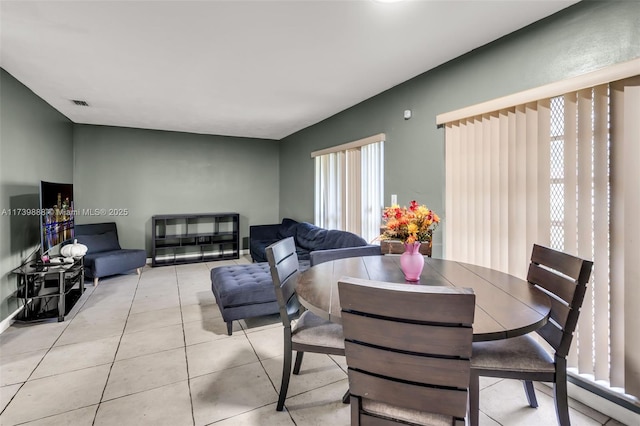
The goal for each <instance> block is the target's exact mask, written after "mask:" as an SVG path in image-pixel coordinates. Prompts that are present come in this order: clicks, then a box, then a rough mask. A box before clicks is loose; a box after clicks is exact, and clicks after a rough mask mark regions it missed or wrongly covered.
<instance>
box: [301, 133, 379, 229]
mask: <svg viewBox="0 0 640 426" xmlns="http://www.w3.org/2000/svg"><path fill="white" fill-rule="evenodd" d="M384 140H385V135H384V134H383V133H381V134H378V135H374V136H371V137H368V138H364V139H360V140H357V141H353V142H349V143H347V144H343V145H339V146H336V147H332V148H328V149H325V150H322V151H315V152H312V153H311V157H312V158H314V159H315V206H314V220H315V224H316V225H318V226H321V227H323V228H328V229H340V230H344V231H349V232H353V233H355V234H358V235H360V236H361V237H362V238H364V239H365V240H367V241H372V240H373V239H374V238H375V237H376V236H378V235H379V233H380V221H381V212H382V208H383V205H382V203H383V196H384V187H383V182H384V173H383V171H384Z"/></svg>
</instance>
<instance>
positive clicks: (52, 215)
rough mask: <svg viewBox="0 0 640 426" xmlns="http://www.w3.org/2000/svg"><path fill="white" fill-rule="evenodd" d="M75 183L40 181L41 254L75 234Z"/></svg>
mask: <svg viewBox="0 0 640 426" xmlns="http://www.w3.org/2000/svg"><path fill="white" fill-rule="evenodd" d="M74 215H75V212H74V208H73V184H71V183H56V182H45V181H41V182H40V243H41V249H40V252H41V255H45V254H47V253H48V252H49V250H51V249H52V248H53V247H55V246H57V245H59V244H61V243H63V242H65V241H68V240H71V239H73V236H74V228H75V222H74Z"/></svg>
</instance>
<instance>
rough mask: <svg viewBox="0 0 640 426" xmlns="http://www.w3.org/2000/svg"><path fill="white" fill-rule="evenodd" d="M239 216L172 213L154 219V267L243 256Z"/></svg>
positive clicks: (230, 214)
mask: <svg viewBox="0 0 640 426" xmlns="http://www.w3.org/2000/svg"><path fill="white" fill-rule="evenodd" d="M239 222H240V215H239V214H238V213H203V214H169V215H157V216H153V217H152V218H151V240H152V241H151V242H152V249H151V264H152V266H163V265H178V264H183V263H194V262H209V261H215V260H228V259H238V258H239V257H240V235H239Z"/></svg>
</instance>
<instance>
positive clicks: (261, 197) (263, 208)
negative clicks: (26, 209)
mask: <svg viewBox="0 0 640 426" xmlns="http://www.w3.org/2000/svg"><path fill="white" fill-rule="evenodd" d="M74 155H75V163H74V175H73V178H74V192H75V198H76V208H77V209H79V210H82V209H107V210H108V209H127V210H128V215H126V216H108V215H105V216H80V217H78V218H77V223H97V222H107V221H115V222H116V223H117V226H118V235H119V238H120V243H121V245H122V247H124V248H146V249H147V253H148V254H149V255H150V253H151V245H150V240H151V216H153V215H156V214H174V213H175V214H181V213H207V212H237V213H239V214H240V237H241V241H242V240H244V244H243V247H244V248H247V249H248V242H247V239H248V237H249V226H250V225H257V224H265V223H276V222H277V221H278V219H279V217H278V213H279V212H278V209H279V198H278V182H279V159H278V155H279V154H278V142H277V141H273V140H262V139H247V138H232V137H224V136H208V135H197V134H190V133H179V132H164V131H154V130H141V129H129V128H121V127H108V126H92V125H76V126H74Z"/></svg>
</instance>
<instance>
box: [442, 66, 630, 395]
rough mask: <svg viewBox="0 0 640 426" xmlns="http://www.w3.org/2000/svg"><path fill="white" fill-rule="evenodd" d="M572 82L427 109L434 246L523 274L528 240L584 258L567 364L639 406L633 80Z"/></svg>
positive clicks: (458, 257) (460, 257) (451, 256)
mask: <svg viewBox="0 0 640 426" xmlns="http://www.w3.org/2000/svg"><path fill="white" fill-rule="evenodd" d="M634 65H635V68H634V67H631V68H629V69H631V70H632V71H633V73H629V71H628V70H627V71H625V72H626V73H627V75H625V77H628V76H634V75H635V74H637V70H638V69H639V68H638V65H640V63H639V62H638V61H635V63H634ZM623 74H624V73H623ZM602 75H605V76H606V75H609V76H610V75H614V76H619V75H618V74H616V73H613V74H606V73H605V74H601V79H602V78H603V77H602ZM581 81H584V80H581ZM565 83H568V84H567V85H566V87H570V86H571V84H570V82H565ZM578 85H579V86H582V87H579V88H577V90H571V91H566V92H560V93H558V92H557V88H558V86H554V88H553V90H551V91H549V90H546V89H548V88H542V89H541V90H540V93H543V94H545V95H546V96H544V97H539V98H538V99H536V100H527V101H526V102H524V103H521V104H517V105H508V104H507V103H506V102H505V98H503V99H500V102H498V103H491V102H490V103H487V105H484V106H490V105H493V106H495V105H497V104H501V107H500V108H499V109H489V110H487V112H478V108H477V107H476V106H474V107H472V108H468V109H465V110H464V111H458V112H454V113H447V114H443V115H442V116H438V123H439V124H444V125H445V141H446V142H445V143H446V148H445V155H446V190H445V197H446V199H445V218H446V230H445V256H446V257H447V258H448V259H454V260H459V261H463V262H469V263H473V264H478V265H482V266H487V267H491V268H494V269H498V270H501V271H504V272H507V273H510V274H512V275H516V276H519V277H522V278H526V271H527V264H528V262H529V260H528V259H529V256H530V254H531V248H532V246H533V244H534V243H537V244H542V245H546V246H550V247H553V248H556V249H558V250H561V251H565V252H567V253H571V254H574V255H577V256H580V257H582V258H585V259H593V261H594V268H593V274H592V277H591V281H590V283H589V284H588V292H587V295H586V296H585V300H584V303H583V306H582V309H581V314H580V321H579V325H578V328H577V332H576V336H575V338H574V342H573V346H572V350H571V353H570V356H569V360H568V362H569V366H570V370H572V371H574V372H577V374H579V375H580V377H583V378H584V379H586V380H591V381H593V382H595V383H598V384H599V385H601V386H602V387H606V388H608V389H615V390H616V391H617V392H619V393H623V394H626V395H625V396H624V398H626V399H630V400H631V401H632V402H633V403H635V404H636V405H638V397H639V396H640V333H638V331H637V330H638V329H639V327H640V319H639V318H640V317H639V316H638V315H637V310H638V306H640V285H638V283H640V262H638V255H637V250H638V242H639V239H640V238H639V237H640V226H639V225H638V222H639V220H638V217H640V202H639V199H640V167H639V165H640V125H639V124H638V123H639V122H640V87H638V86H640V79H639V78H638V77H637V76H636V77H633V78H627V79H624V80H617V81H605V82H602V84H597V85H594V86H590V87H584V84H583V83H580V84H578ZM545 90H546V91H545ZM553 91H556V93H553ZM532 94H534V93H533V92H530V93H529V94H528V97H531V96H530V95H532ZM520 95H521V94H518V95H516V96H514V97H513V99H523V97H522V96H520ZM469 111H474V112H476V113H474V114H473V115H469V116H464V113H465V112H469ZM456 114H457V116H456Z"/></svg>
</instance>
